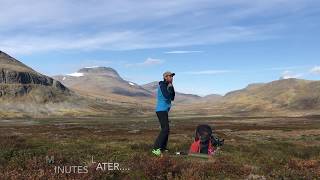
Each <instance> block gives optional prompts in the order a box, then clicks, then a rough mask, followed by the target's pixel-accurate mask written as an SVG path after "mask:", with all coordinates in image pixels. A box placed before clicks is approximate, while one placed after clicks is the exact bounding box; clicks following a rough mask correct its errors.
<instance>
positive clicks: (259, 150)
mask: <svg viewBox="0 0 320 180" xmlns="http://www.w3.org/2000/svg"><path fill="white" fill-rule="evenodd" d="M200 123H207V124H210V125H212V126H213V127H214V129H215V132H216V133H217V134H218V135H219V136H220V137H222V138H224V139H225V140H226V141H225V146H224V147H223V148H222V149H221V151H220V153H219V154H218V155H216V156H215V157H213V158H212V159H209V160H206V159H199V158H192V157H186V156H174V155H169V154H167V155H165V156H164V157H162V158H156V157H153V156H151V154H150V149H151V148H152V144H153V141H154V139H155V138H156V136H157V134H158V132H159V125H158V122H157V120H156V119H155V117H149V118H148V117H145V118H130V120H128V119H126V118H119V119H114V118H112V119H110V118H82V119H33V120H29V119H27V120H26V119H25V120H24V119H17V120H14V119H12V120H0V132H1V133H0V177H2V178H3V179H317V178H318V177H320V154H319V153H320V120H319V118H258V119H257V118H254V117H251V118H250V117H248V118H230V117H229V118H228V117H184V118H179V117H175V118H172V119H171V135H170V139H169V149H170V150H171V151H172V152H175V151H188V148H189V146H190V144H191V142H192V136H193V133H194V130H195V127H196V126H197V125H198V124H200ZM46 156H49V157H50V156H54V163H53V164H49V163H48V162H47V161H46ZM92 157H94V161H95V162H98V163H99V162H116V163H119V164H120V168H124V169H126V170H122V171H108V170H106V171H101V170H98V171H97V170H95V168H96V167H97V164H96V163H92ZM75 165H81V166H87V167H88V173H55V171H54V167H55V166H60V167H62V166H68V167H70V166H75ZM2 178H0V179H2Z"/></svg>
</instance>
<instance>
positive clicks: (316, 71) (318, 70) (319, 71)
mask: <svg viewBox="0 0 320 180" xmlns="http://www.w3.org/2000/svg"><path fill="white" fill-rule="evenodd" d="M310 72H311V73H312V74H320V66H315V67H313V68H312V69H311V70H310Z"/></svg>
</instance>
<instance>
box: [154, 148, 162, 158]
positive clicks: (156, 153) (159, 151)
mask: <svg viewBox="0 0 320 180" xmlns="http://www.w3.org/2000/svg"><path fill="white" fill-rule="evenodd" d="M152 154H153V155H155V156H161V149H160V148H158V149H153V150H152Z"/></svg>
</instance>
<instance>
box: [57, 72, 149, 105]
mask: <svg viewBox="0 0 320 180" xmlns="http://www.w3.org/2000/svg"><path fill="white" fill-rule="evenodd" d="M53 78H55V79H56V80H59V81H61V82H62V83H63V84H64V85H65V86H67V87H68V88H70V89H72V90H74V91H76V92H79V93H81V94H83V95H88V96H94V97H99V98H104V99H108V100H110V101H113V102H123V103H136V104H137V103H139V104H141V105H147V106H148V105H150V107H151V106H153V98H152V97H153V95H152V93H151V92H150V91H148V90H146V89H144V88H142V87H141V86H139V85H138V84H136V83H133V82H130V81H126V80H124V79H123V78H122V77H120V75H119V74H118V73H117V71H115V70H114V69H112V68H109V67H87V68H82V69H80V70H78V71H77V72H75V73H71V74H66V75H58V76H54V77H53Z"/></svg>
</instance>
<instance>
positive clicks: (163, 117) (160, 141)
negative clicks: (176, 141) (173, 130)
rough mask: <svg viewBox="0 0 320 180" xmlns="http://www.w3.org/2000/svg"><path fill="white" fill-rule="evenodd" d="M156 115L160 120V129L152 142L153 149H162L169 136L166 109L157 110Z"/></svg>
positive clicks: (164, 147) (165, 146)
mask: <svg viewBox="0 0 320 180" xmlns="http://www.w3.org/2000/svg"><path fill="white" fill-rule="evenodd" d="M157 116H158V119H159V122H160V126H161V131H160V133H159V136H158V138H157V139H156V142H155V143H154V149H158V148H160V149H161V150H164V149H166V148H167V144H168V138H169V117H168V112H167V111H159V112H157Z"/></svg>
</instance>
